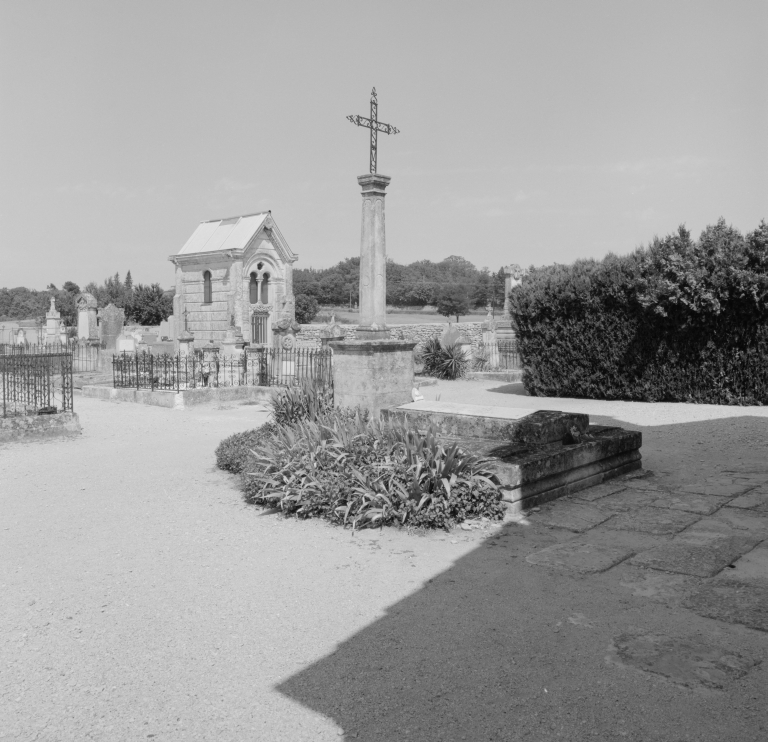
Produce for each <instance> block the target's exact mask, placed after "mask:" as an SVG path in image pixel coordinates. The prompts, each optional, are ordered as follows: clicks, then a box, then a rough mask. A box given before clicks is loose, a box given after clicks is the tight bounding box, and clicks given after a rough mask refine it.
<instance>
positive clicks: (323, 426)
mask: <svg viewBox="0 0 768 742" xmlns="http://www.w3.org/2000/svg"><path fill="white" fill-rule="evenodd" d="M216 458H217V464H218V466H219V467H220V468H222V469H226V470H228V471H230V472H232V473H234V474H237V475H238V476H239V478H240V484H241V489H242V490H243V493H244V496H245V499H246V501H248V502H250V503H253V504H255V505H260V506H263V507H270V508H275V509H277V510H278V511H280V512H282V513H284V514H285V515H293V516H296V517H301V518H310V517H318V518H323V519H325V520H328V521H330V522H332V523H336V524H340V525H344V526H349V527H351V528H353V529H356V528H361V527H373V526H377V527H378V526H384V525H398V526H407V527H416V528H446V529H449V528H450V527H452V526H453V525H455V524H458V523H461V522H463V521H465V520H467V519H470V518H487V519H491V520H501V518H502V517H503V515H504V512H505V506H504V505H503V503H502V501H501V491H500V488H499V483H498V480H497V479H496V477H495V476H494V474H493V472H492V471H490V470H489V469H488V468H487V466H486V462H485V461H484V459H483V458H482V457H481V456H479V455H478V454H477V453H474V452H472V451H471V450H469V449H468V448H466V447H465V446H463V445H461V444H460V443H458V442H455V441H454V442H451V441H446V440H444V439H443V438H441V437H440V436H438V435H437V434H436V432H435V431H434V430H430V429H427V430H424V431H421V430H419V429H417V427H416V426H415V425H412V424H410V423H409V422H408V421H407V420H399V419H395V418H393V419H391V420H388V421H381V420H378V419H376V420H374V419H372V418H370V417H369V416H368V414H367V413H366V412H365V411H362V410H360V409H355V410H350V409H335V408H334V407H333V400H332V397H331V395H330V393H329V392H328V391H326V390H324V389H322V388H320V387H318V386H317V385H314V384H312V383H306V384H303V385H301V386H299V387H292V388H288V389H284V390H281V391H280V392H279V393H278V394H277V395H276V397H275V399H274V402H273V415H272V419H271V421H270V422H269V423H267V424H266V425H265V426H262V427H261V428H259V429H256V430H252V431H246V432H244V433H239V434H236V435H234V436H230V437H229V438H227V439H226V440H224V441H222V443H221V444H220V445H219V447H218V449H217V451H216Z"/></svg>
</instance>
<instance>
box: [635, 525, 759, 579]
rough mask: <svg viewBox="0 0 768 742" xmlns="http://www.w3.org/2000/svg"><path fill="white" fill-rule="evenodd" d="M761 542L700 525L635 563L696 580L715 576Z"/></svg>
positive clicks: (637, 557) (645, 554) (745, 534)
mask: <svg viewBox="0 0 768 742" xmlns="http://www.w3.org/2000/svg"><path fill="white" fill-rule="evenodd" d="M694 529H695V530H694ZM758 543H760V539H759V538H756V537H755V536H752V535H750V534H747V533H740V534H738V535H736V534H735V533H732V535H729V532H728V531H727V530H719V529H718V530H715V529H706V528H700V524H697V525H696V526H694V528H692V529H691V530H688V531H685V532H683V533H681V534H679V535H678V536H676V537H675V538H674V540H672V541H670V542H669V543H666V544H661V545H660V546H656V547H654V548H653V549H650V550H648V551H646V552H643V553H642V554H638V555H637V556H636V557H634V558H633V559H632V564H634V565H637V566H642V567H650V568H651V569H658V570H661V571H663V572H676V573H679V574H685V575H692V576H694V577H714V576H715V575H716V574H717V573H718V572H720V571H721V570H722V569H725V568H726V567H727V566H728V565H729V564H732V563H733V562H735V561H736V560H737V559H738V558H739V557H741V556H742V555H743V554H746V553H747V552H748V551H751V550H752V549H753V548H754V547H755V546H757V544H758Z"/></svg>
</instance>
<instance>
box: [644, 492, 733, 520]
mask: <svg viewBox="0 0 768 742" xmlns="http://www.w3.org/2000/svg"><path fill="white" fill-rule="evenodd" d="M728 499H729V498H727V497H714V496H710V495H694V494H687V493H680V492H669V493H664V494H663V495H662V496H661V497H659V498H657V499H655V500H654V501H653V502H652V503H651V505H652V506H653V507H655V508H669V509H670V510H684V511H685V512H687V513H699V514H701V515H711V514H712V513H714V512H715V511H716V510H719V509H720V508H721V507H723V505H725V504H726V503H727V502H728Z"/></svg>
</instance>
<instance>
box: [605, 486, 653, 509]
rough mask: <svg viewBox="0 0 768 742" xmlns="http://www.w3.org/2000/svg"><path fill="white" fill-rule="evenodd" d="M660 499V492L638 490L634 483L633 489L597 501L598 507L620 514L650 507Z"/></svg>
mask: <svg viewBox="0 0 768 742" xmlns="http://www.w3.org/2000/svg"><path fill="white" fill-rule="evenodd" d="M658 499H659V492H658V491H657V490H638V489H635V485H634V483H633V484H632V487H630V488H627V489H625V490H623V491H622V492H617V493H615V494H613V495H608V496H606V497H603V498H601V499H600V500H597V502H596V506H597V507H599V508H601V509H603V508H605V509H606V510H610V511H613V512H617V513H618V512H625V511H627V510H635V509H636V508H642V507H650V506H651V504H652V503H653V502H654V500H658Z"/></svg>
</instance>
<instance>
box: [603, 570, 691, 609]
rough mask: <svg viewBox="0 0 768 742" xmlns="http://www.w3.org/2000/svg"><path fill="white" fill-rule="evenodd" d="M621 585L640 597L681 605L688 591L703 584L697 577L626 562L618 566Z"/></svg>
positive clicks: (666, 603)
mask: <svg viewBox="0 0 768 742" xmlns="http://www.w3.org/2000/svg"><path fill="white" fill-rule="evenodd" d="M616 572H617V576H618V581H619V585H620V586H621V587H622V588H624V589H626V590H629V591H630V592H631V593H632V595H634V596H636V597H639V598H648V599H649V600H653V601H657V602H659V603H664V604H665V605H679V604H680V603H681V601H682V600H683V599H684V598H685V597H686V596H687V595H688V593H689V592H690V591H691V590H693V589H695V588H696V587H698V586H699V584H701V581H700V580H699V579H698V578H696V577H690V576H688V575H676V574H669V573H668V572H657V571H656V570H654V569H638V568H637V567H633V566H632V565H631V564H628V563H627V562H625V563H624V564H622V565H620V566H619V567H617V568H616Z"/></svg>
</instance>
